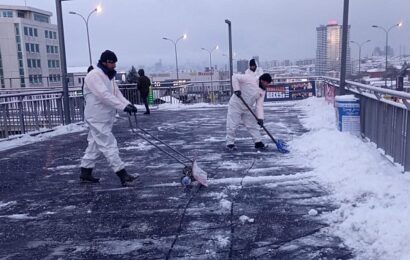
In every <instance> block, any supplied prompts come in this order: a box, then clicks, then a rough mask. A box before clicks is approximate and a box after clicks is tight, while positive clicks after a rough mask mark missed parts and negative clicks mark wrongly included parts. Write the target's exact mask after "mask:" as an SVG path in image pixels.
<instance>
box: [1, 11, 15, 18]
mask: <svg viewBox="0 0 410 260" xmlns="http://www.w3.org/2000/svg"><path fill="white" fill-rule="evenodd" d="M0 17H6V18H11V17H13V11H11V10H1V11H0Z"/></svg>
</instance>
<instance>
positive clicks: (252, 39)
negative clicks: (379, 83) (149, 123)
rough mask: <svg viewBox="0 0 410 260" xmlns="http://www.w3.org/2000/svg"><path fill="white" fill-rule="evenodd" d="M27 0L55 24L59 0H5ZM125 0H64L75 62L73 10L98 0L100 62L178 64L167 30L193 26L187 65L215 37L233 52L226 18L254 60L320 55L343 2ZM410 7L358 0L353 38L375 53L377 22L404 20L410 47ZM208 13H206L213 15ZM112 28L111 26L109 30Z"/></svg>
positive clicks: (397, 1)
mask: <svg viewBox="0 0 410 260" xmlns="http://www.w3.org/2000/svg"><path fill="white" fill-rule="evenodd" d="M25 2H27V6H31V7H34V8H40V9H44V10H46V11H51V12H52V13H53V17H52V22H53V23H55V20H56V15H55V1H51V4H50V0H47V1H46V0H36V1H31V0H27V1H24V0H17V1H16V0H13V1H11V0H1V1H0V4H10V5H24V4H25ZM123 2H124V3H125V2H126V5H127V8H123V5H119V4H118V2H114V1H112V0H102V1H100V2H95V1H90V2H87V3H84V2H80V1H67V2H63V14H64V29H65V35H66V48H67V63H68V65H69V66H81V65H85V64H87V63H88V49H87V39H86V31H85V26H84V22H83V21H81V19H80V18H79V17H76V16H74V15H69V14H68V12H69V11H75V12H79V13H81V14H83V15H87V14H88V13H89V12H90V11H91V10H92V9H93V8H95V7H96V6H97V5H98V4H101V6H102V9H103V11H102V13H101V14H99V15H94V16H93V17H91V19H90V25H89V26H90V37H91V49H92V54H93V63H95V62H96V61H97V60H98V57H99V54H100V53H101V51H103V50H105V49H112V50H114V51H115V52H116V53H117V54H118V56H119V65H123V66H125V67H127V66H129V65H132V64H134V65H137V66H138V65H143V64H145V65H147V66H152V65H153V64H154V63H155V62H158V61H159V60H162V63H163V64H164V65H172V64H173V61H174V53H173V48H172V46H171V45H170V44H169V43H167V42H166V41H164V40H162V37H169V38H177V37H179V36H180V35H182V34H183V33H187V35H188V38H187V40H185V41H183V42H180V43H179V46H178V54H179V61H180V64H181V65H182V66H184V65H185V64H199V65H206V64H207V63H208V57H207V55H206V53H204V52H203V51H201V48H202V47H208V46H213V45H216V44H218V45H219V46H220V50H219V51H218V52H216V53H215V54H214V56H213V59H214V60H215V63H216V64H218V65H219V66H222V64H224V63H225V62H226V59H227V58H226V57H224V56H223V55H222V54H226V53H227V51H228V48H227V46H228V43H227V41H228V39H227V27H226V24H225V23H224V19H230V20H231V21H232V26H233V48H234V51H235V52H236V53H237V59H249V58H251V57H252V56H254V55H259V56H260V58H261V61H269V60H285V59H289V60H298V59H305V58H313V57H315V53H316V30H315V29H316V27H318V26H320V25H326V24H327V23H328V22H329V21H331V20H336V21H337V22H338V23H339V24H341V22H342V4H343V3H342V2H341V1H336V0H330V1H324V0H312V1H309V3H306V2H304V3H300V2H298V1H296V0H292V1H272V2H268V3H265V2H264V1H261V0H259V1H254V2H252V3H247V2H245V1H232V0H226V1H220V2H218V4H212V2H210V1H196V2H195V4H193V3H191V2H190V1H179V2H178V4H175V3H176V2H175V1H171V0H170V1H140V2H136V1H123ZM396 7H400V8H396ZM409 8H410V3H409V2H408V1H405V0H393V1H389V3H381V2H376V1H371V0H363V1H360V3H358V2H353V1H351V3H350V16H349V24H350V25H351V40H356V41H363V40H367V39H371V40H372V42H371V44H369V45H367V46H365V47H364V48H363V52H362V55H363V56H366V55H368V54H371V52H372V51H373V49H374V48H375V47H376V46H379V47H384V35H383V34H382V32H381V31H379V30H375V29H374V28H371V25H373V24H378V25H380V26H385V27H388V26H390V25H391V24H394V23H397V22H404V26H403V28H400V29H399V31H394V32H392V33H391V34H390V43H389V45H391V46H392V47H393V48H394V49H395V51H396V53H397V52H398V50H399V48H403V47H400V46H405V47H406V49H407V50H410V46H406V42H407V38H408V36H406V35H409V34H410V26H407V22H408V21H406V20H405V19H404V17H405V10H408V9H409ZM142 9H143V10H142ZM396 9H397V10H396ZM141 10H142V11H141ZM171 10H172V12H171ZM266 10H272V11H266ZM199 13H200V14H201V15H198V14H199ZM289 14H291V15H289ZM364 14H366V16H364ZM383 14H384V15H383ZM385 14H389V15H385ZM204 17H206V18H207V20H206V22H205V21H204ZM364 17H365V18H364ZM409 22H410V21H409ZM122 27H123V29H120V28H122ZM107 28H110V29H112V31H108V32H107ZM356 55H357V50H356V49H352V57H356Z"/></svg>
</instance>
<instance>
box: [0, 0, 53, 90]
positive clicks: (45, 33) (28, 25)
mask: <svg viewBox="0 0 410 260" xmlns="http://www.w3.org/2000/svg"><path fill="white" fill-rule="evenodd" d="M51 16H52V13H51V12H47V11H44V10H40V9H36V8H32V7H27V6H12V5H0V88H11V87H13V88H18V87H47V86H61V69H60V55H59V54H60V47H59V43H58V33H57V25H54V24H51V23H50V17H51Z"/></svg>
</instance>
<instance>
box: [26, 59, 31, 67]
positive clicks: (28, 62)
mask: <svg viewBox="0 0 410 260" xmlns="http://www.w3.org/2000/svg"><path fill="white" fill-rule="evenodd" d="M27 67H29V68H31V59H27Z"/></svg>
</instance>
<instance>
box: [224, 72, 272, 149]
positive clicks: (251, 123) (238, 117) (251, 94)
mask: <svg viewBox="0 0 410 260" xmlns="http://www.w3.org/2000/svg"><path fill="white" fill-rule="evenodd" d="M271 82H272V77H271V76H270V75H269V74H268V73H265V74H263V75H261V76H260V77H259V78H256V77H255V76H254V75H251V74H244V75H242V74H235V75H233V76H232V86H233V90H234V94H233V95H232V96H231V98H230V100H229V105H228V115H227V119H226V147H227V148H228V149H229V150H235V149H236V146H235V136H236V130H237V129H238V127H239V126H240V124H241V123H243V124H244V125H245V127H246V129H247V130H248V132H249V133H250V134H251V136H252V139H253V141H254V143H255V148H256V149H263V148H265V144H264V143H263V142H262V136H261V133H260V131H259V128H260V127H262V126H263V118H264V115H263V101H264V98H265V90H266V87H267V86H268V85H269V84H270V83H271ZM241 98H242V99H243V100H244V101H245V102H246V104H248V106H249V107H250V108H251V109H253V110H254V112H255V114H256V116H257V118H258V120H255V118H254V117H253V115H252V114H251V112H250V111H249V110H248V108H247V107H246V106H245V104H244V103H243V101H242V100H241ZM258 125H259V126H260V127H259V126H258Z"/></svg>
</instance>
